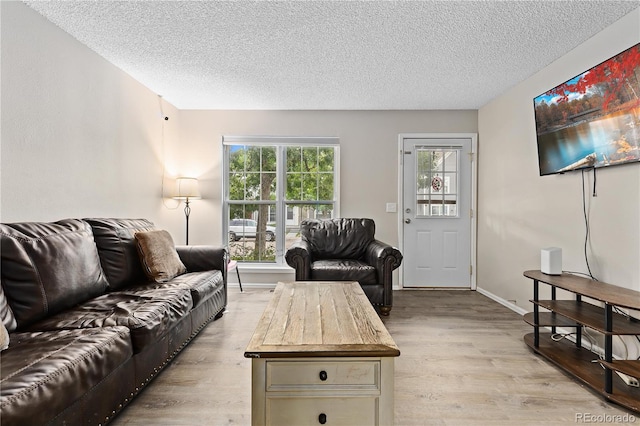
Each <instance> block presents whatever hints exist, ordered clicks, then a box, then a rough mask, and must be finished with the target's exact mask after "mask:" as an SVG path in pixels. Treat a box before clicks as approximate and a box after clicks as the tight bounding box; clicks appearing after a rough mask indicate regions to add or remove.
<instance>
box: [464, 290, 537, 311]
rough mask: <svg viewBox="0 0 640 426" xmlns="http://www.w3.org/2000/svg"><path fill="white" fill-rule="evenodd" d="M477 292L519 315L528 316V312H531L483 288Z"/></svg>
mask: <svg viewBox="0 0 640 426" xmlns="http://www.w3.org/2000/svg"><path fill="white" fill-rule="evenodd" d="M476 291H477V292H478V293H480V294H482V295H484V296H487V297H488V298H489V299H491V300H494V301H496V302H498V303H499V304H501V305H502V306H505V307H507V308H509V309H511V310H512V311H513V312H516V313H518V314H520V315H524V314H526V313H527V312H529V311H527V310H526V309H524V308H521V307H520V306H518V305H516V304H514V303H511V302H509V301H508V300H505V299H503V298H502V297H500V296H496V295H495V294H493V293H491V292H490V291H487V290H485V289H483V288H481V287H476Z"/></svg>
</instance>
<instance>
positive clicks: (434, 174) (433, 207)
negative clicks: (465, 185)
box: [416, 147, 460, 218]
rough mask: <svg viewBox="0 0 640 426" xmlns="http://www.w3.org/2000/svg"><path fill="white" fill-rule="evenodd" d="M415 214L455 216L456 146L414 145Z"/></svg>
mask: <svg viewBox="0 0 640 426" xmlns="http://www.w3.org/2000/svg"><path fill="white" fill-rule="evenodd" d="M416 154H417V155H416V170H417V176H418V180H417V188H416V204H417V209H416V214H417V216H419V217H432V218H435V217H443V218H446V217H458V214H459V212H458V184H457V182H458V173H459V166H458V164H459V161H460V149H457V148H452V147H433V148H432V147H420V148H417V149H416Z"/></svg>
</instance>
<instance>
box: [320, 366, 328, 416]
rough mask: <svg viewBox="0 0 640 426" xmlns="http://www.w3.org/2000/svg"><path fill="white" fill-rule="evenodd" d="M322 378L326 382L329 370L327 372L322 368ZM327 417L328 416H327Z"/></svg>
mask: <svg viewBox="0 0 640 426" xmlns="http://www.w3.org/2000/svg"><path fill="white" fill-rule="evenodd" d="M320 380H322V381H323V382H324V381H325V380H327V372H326V371H324V370H322V371H321V372H320ZM325 417H326V416H325ZM323 424H324V423H323Z"/></svg>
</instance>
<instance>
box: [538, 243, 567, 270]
mask: <svg viewBox="0 0 640 426" xmlns="http://www.w3.org/2000/svg"><path fill="white" fill-rule="evenodd" d="M540 271H542V273H544V274H548V275H561V274H562V249H561V248H559V247H549V248H545V249H542V250H540Z"/></svg>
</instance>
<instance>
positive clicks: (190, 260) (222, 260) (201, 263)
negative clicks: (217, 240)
mask: <svg viewBox="0 0 640 426" xmlns="http://www.w3.org/2000/svg"><path fill="white" fill-rule="evenodd" d="M176 251H177V252H178V256H180V260H181V261H182V263H184V266H186V267H187V271H189V272H197V271H209V270H219V271H222V274H223V276H225V277H226V274H227V262H228V255H227V250H226V248H224V247H217V246H209V245H201V246H176Z"/></svg>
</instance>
